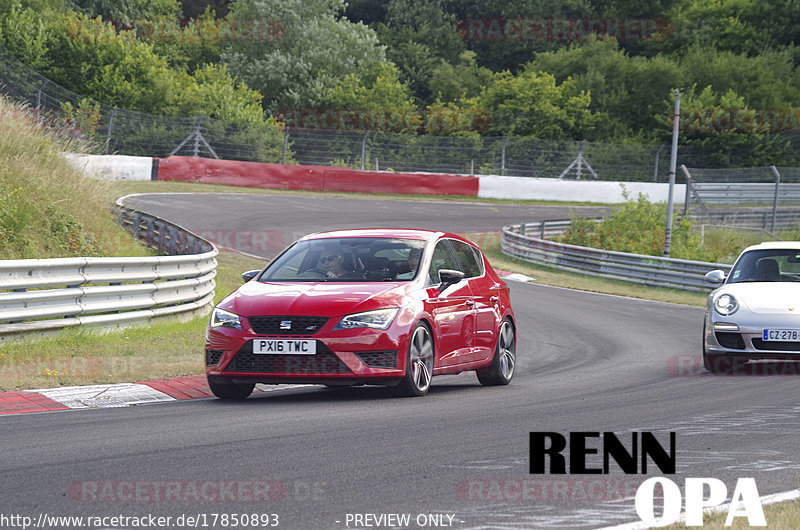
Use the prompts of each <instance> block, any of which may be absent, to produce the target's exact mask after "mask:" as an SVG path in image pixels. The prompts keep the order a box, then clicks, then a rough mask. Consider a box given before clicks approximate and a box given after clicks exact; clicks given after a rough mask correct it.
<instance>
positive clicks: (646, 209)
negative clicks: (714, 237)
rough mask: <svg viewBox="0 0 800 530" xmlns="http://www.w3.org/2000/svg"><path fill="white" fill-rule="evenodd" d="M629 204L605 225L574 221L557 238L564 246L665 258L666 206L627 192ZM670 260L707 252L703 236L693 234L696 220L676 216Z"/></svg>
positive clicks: (613, 214)
mask: <svg viewBox="0 0 800 530" xmlns="http://www.w3.org/2000/svg"><path fill="white" fill-rule="evenodd" d="M623 195H624V196H625V199H626V202H625V203H624V204H623V205H622V206H620V207H618V208H616V209H615V210H614V212H613V213H612V214H611V215H610V216H608V217H606V218H605V219H604V220H603V222H601V223H594V222H593V221H590V220H588V219H573V220H572V223H571V226H570V228H569V229H568V230H567V232H566V233H565V234H564V235H563V236H561V237H559V238H557V240H558V241H560V242H562V243H568V244H570V245H579V246H582V247H592V248H601V249H604V250H614V251H617V252H629V253H633V254H647V255H651V256H661V255H663V253H664V240H665V232H666V225H667V211H666V210H667V209H666V204H665V203H652V202H650V201H649V200H648V198H647V196H646V195H644V194H641V193H640V194H639V196H638V197H637V199H636V200H633V199H631V197H630V193H629V192H628V191H627V190H624V187H623ZM670 249H671V250H670V257H673V258H680V259H693V260H697V259H701V258H700V257H698V256H700V255H702V253H703V249H702V245H701V242H700V237H699V236H698V235H697V234H694V233H692V221H691V220H690V219H688V218H686V217H680V216H675V217H674V218H673V225H672V242H671V247H670Z"/></svg>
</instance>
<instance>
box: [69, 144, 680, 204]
mask: <svg viewBox="0 0 800 530" xmlns="http://www.w3.org/2000/svg"><path fill="white" fill-rule="evenodd" d="M64 156H65V157H66V158H67V160H69V161H70V163H71V164H73V165H74V166H75V167H78V168H80V169H82V170H84V171H86V172H87V174H89V175H92V176H94V177H96V178H103V179H109V180H177V181H183V182H202V183H209V184H227V185H229V186H242V187H251V188H270V189H286V190H309V191H343V192H362V193H405V194H420V195H461V196H467V197H484V198H492V199H531V200H543V201H574V202H588V203H605V204H615V203H622V202H625V198H624V196H623V194H622V193H623V188H622V186H625V189H626V190H627V191H628V192H629V194H630V197H632V198H636V197H637V196H638V195H639V193H643V194H645V195H647V196H648V197H649V199H650V200H651V201H653V202H666V200H667V193H668V185H667V184H664V183H655V182H622V183H620V182H612V181H602V180H601V181H598V180H558V179H545V178H533V177H502V176H496V175H452V174H439V173H413V172H395V171H359V170H355V169H350V168H346V167H333V166H299V165H291V164H264V163H259V162H244V161H239V160H216V159H212V158H194V157H187V156H171V157H169V158H157V159H153V158H149V157H137V156H119V155H75V154H65V155H64ZM685 195H686V185H685V184H676V185H675V190H674V199H675V201H676V202H678V203H681V202H683V200H684V197H685Z"/></svg>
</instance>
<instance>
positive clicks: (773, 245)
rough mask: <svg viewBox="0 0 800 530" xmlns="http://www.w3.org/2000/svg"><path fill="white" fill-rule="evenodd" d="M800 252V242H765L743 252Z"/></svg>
mask: <svg viewBox="0 0 800 530" xmlns="http://www.w3.org/2000/svg"><path fill="white" fill-rule="evenodd" d="M781 249H785V250H800V241H765V242H763V243H759V244H758V245H752V246H749V247H747V248H746V249H744V250H743V251H742V253H743V254H744V253H745V252H749V251H751V250H781Z"/></svg>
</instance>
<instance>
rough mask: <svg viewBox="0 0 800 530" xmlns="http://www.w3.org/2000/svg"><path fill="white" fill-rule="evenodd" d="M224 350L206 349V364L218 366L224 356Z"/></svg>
mask: <svg viewBox="0 0 800 530" xmlns="http://www.w3.org/2000/svg"><path fill="white" fill-rule="evenodd" d="M223 353H224V351H223V350H208V349H207V350H206V366H216V365H217V364H219V360H220V359H221V358H222V354H223Z"/></svg>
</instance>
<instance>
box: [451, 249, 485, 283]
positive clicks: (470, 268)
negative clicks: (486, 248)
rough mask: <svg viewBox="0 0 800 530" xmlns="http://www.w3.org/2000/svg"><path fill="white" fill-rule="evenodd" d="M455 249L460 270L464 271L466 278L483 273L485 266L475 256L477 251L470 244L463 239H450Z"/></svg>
mask: <svg viewBox="0 0 800 530" xmlns="http://www.w3.org/2000/svg"><path fill="white" fill-rule="evenodd" d="M450 244H451V245H452V246H453V250H454V251H455V253H456V257H457V258H458V263H459V265H460V266H461V267H460V269H459V270H461V272H463V273H464V277H465V278H475V277H477V276H480V275H481V274H483V267H481V263H478V260H477V259H476V257H475V252H474V251H473V248H472V247H471V246H470V245H467V244H466V243H464V242H463V241H456V240H452V241H450Z"/></svg>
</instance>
